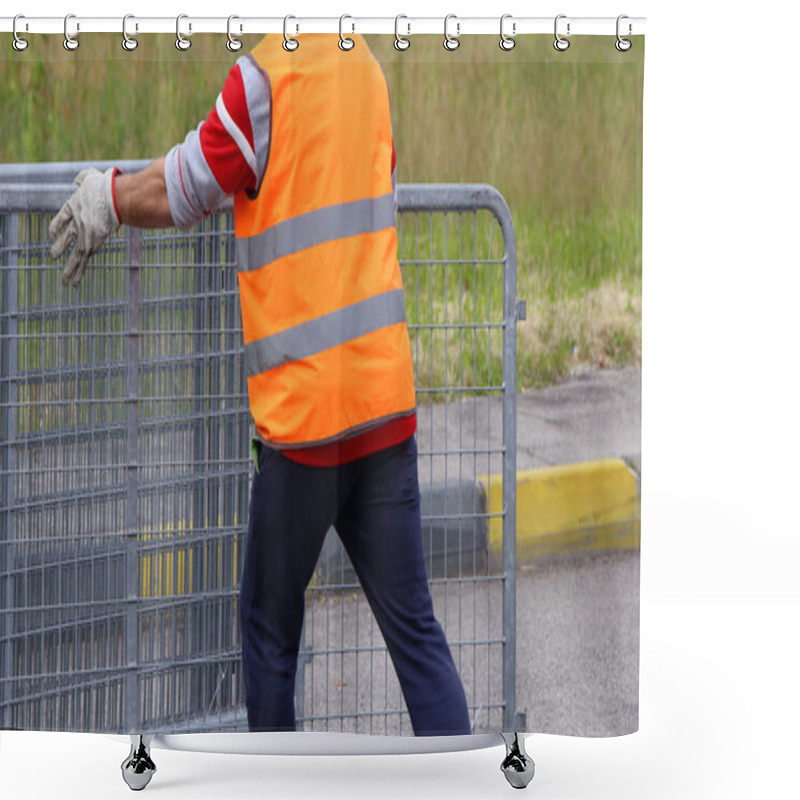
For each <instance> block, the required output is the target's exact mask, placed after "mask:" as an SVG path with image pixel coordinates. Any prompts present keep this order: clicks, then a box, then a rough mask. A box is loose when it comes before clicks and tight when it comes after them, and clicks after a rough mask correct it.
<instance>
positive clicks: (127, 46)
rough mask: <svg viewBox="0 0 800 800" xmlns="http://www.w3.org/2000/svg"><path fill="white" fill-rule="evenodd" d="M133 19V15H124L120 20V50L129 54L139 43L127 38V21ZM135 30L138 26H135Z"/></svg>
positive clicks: (130, 37) (129, 37)
mask: <svg viewBox="0 0 800 800" xmlns="http://www.w3.org/2000/svg"><path fill="white" fill-rule="evenodd" d="M129 19H135V17H134V16H133V14H126V15H125V16H124V17H123V18H122V49H123V50H127V51H128V52H129V53H130V52H131V51H132V50H135V49H136V48H137V47H138V46H139V42H138V41H137V40H136V39H135V38H134V37H133V36H128V20H129ZM136 30H139V26H138V25H137V26H136Z"/></svg>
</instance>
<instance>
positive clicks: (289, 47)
mask: <svg viewBox="0 0 800 800" xmlns="http://www.w3.org/2000/svg"><path fill="white" fill-rule="evenodd" d="M290 19H297V18H296V17H293V16H292V15H291V14H287V15H286V16H285V17H284V18H283V49H284V50H286V52H287V53H294V51H295V50H297V48H298V47H300V42H299V41H298V40H297V39H293V38H292V37H291V36H289V33H288V31H287V26H288V24H289V20H290ZM298 30H299V28H298Z"/></svg>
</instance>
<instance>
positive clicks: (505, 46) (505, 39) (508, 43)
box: [500, 14, 517, 52]
mask: <svg viewBox="0 0 800 800" xmlns="http://www.w3.org/2000/svg"><path fill="white" fill-rule="evenodd" d="M511 18H512V15H511V14H503V16H502V17H500V49H501V50H505V51H506V52H508V51H509V50H513V49H514V45H516V41H515V40H514V39H513V38H512V36H513V34H515V33H516V32H517V23H516V22H512V23H511V34H512V36H508V35H507V34H506V32H505V30H504V27H503V26H504V25H505V21H506V20H507V19H511Z"/></svg>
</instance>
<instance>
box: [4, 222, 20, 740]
mask: <svg viewBox="0 0 800 800" xmlns="http://www.w3.org/2000/svg"><path fill="white" fill-rule="evenodd" d="M0 237H2V239H0V250H3V251H5V258H4V259H3V263H2V265H1V266H0V269H1V270H2V274H0V287H2V297H1V298H0V307H1V308H2V310H3V321H2V323H0V331H2V334H0V335H1V336H2V339H0V362H2V363H3V364H4V365H5V366H4V367H3V373H4V375H7V376H8V378H9V381H8V382H5V381H4V382H3V384H2V385H0V431H1V432H2V435H3V441H2V442H1V443H0V454H1V455H2V459H0V481H2V483H1V484H0V498H2V503H3V508H2V509H1V510H0V520H2V522H3V524H0V556H2V558H0V576H2V580H3V584H4V586H3V598H4V602H5V607H6V609H7V610H8V612H7V613H5V614H3V625H2V631H3V639H4V645H3V677H2V679H1V680H0V690H1V691H0V709H2V711H3V714H2V717H1V719H2V724H3V727H6V728H11V727H13V724H14V723H13V707H12V700H13V696H14V672H13V651H14V638H13V637H14V617H13V612H12V609H13V608H14V561H15V554H16V543H15V540H16V512H15V507H16V505H17V504H16V500H15V494H16V493H15V487H14V484H15V482H16V480H17V445H16V440H17V399H16V396H17V380H18V375H17V369H18V365H17V324H18V323H17V312H18V308H17V293H18V286H17V280H18V271H19V270H18V262H19V256H18V255H17V252H18V248H19V217H18V216H17V215H16V214H11V215H4V216H3V217H2V220H1V224H0Z"/></svg>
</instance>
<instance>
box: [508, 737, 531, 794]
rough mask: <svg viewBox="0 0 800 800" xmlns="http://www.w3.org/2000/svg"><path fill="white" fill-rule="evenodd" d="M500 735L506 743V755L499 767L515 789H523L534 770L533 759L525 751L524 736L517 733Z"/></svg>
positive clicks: (529, 780)
mask: <svg viewBox="0 0 800 800" xmlns="http://www.w3.org/2000/svg"><path fill="white" fill-rule="evenodd" d="M500 735H501V736H502V737H503V741H504V742H505V743H506V757H505V758H504V759H503V763H502V764H501V765H500V769H501V770H502V772H503V775H505V776H506V780H507V781H508V782H509V783H510V784H511V785H512V786H513V787H514V788H515V789H524V788H525V787H526V786H527V785H528V784H529V783H530V782H531V780H532V779H533V773H534V770H535V765H534V763H533V759H532V758H531V757H530V756H529V755H528V754H527V753H526V752H525V738H524V737H523V736H521V735H520V734H518V733H503V734H500Z"/></svg>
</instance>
